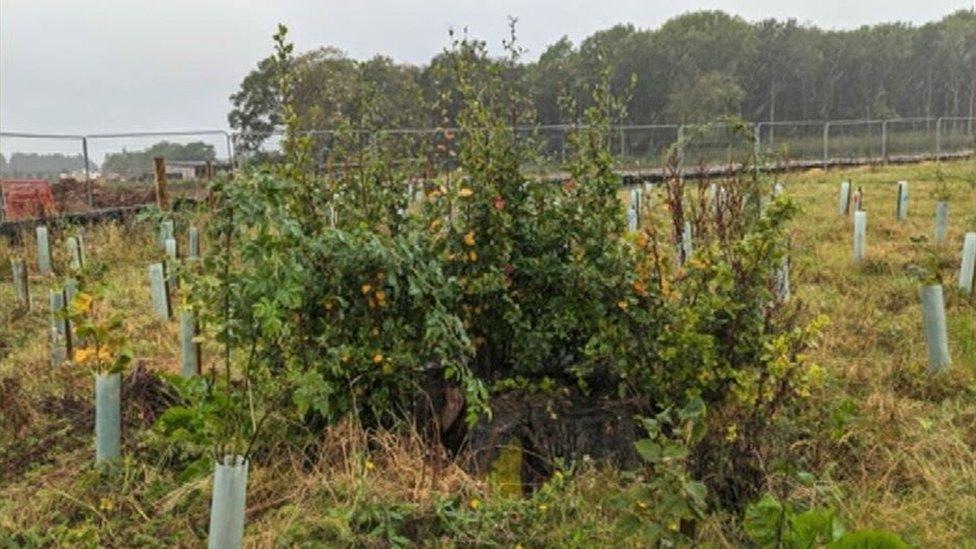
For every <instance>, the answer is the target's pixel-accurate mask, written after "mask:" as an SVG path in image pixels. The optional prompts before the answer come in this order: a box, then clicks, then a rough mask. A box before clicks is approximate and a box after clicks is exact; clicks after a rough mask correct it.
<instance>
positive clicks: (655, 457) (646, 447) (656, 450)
mask: <svg viewBox="0 0 976 549" xmlns="http://www.w3.org/2000/svg"><path fill="white" fill-rule="evenodd" d="M634 448H636V449H637V454H638V455H640V457H641V459H643V460H644V461H646V462H647V463H657V462H659V461H661V445H660V444H658V443H656V442H654V441H653V440H651V439H649V438H643V439H641V440H638V441H637V442H635V443H634Z"/></svg>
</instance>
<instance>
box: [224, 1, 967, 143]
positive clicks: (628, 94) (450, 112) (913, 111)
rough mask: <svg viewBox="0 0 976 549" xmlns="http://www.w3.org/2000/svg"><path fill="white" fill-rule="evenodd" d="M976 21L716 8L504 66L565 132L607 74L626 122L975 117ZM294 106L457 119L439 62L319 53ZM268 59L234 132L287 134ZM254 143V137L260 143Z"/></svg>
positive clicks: (304, 73)
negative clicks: (801, 18) (755, 14)
mask: <svg viewBox="0 0 976 549" xmlns="http://www.w3.org/2000/svg"><path fill="white" fill-rule="evenodd" d="M974 37H976V17H974V16H973V15H972V14H971V13H970V12H962V11H961V12H957V13H954V14H952V15H948V16H946V17H945V18H943V19H942V20H940V21H937V22H931V23H927V24H925V25H922V26H912V25H909V24H905V23H884V24H879V25H875V26H863V27H860V28H858V29H855V30H823V29H820V28H817V27H815V26H810V25H804V24H800V23H797V22H796V21H795V20H792V19H790V20H786V21H780V20H776V19H766V20H763V21H757V22H748V21H745V20H743V19H742V18H740V17H736V16H731V15H728V14H726V13H723V12H721V11H702V12H694V13H687V14H684V15H681V16H679V17H675V18H673V19H671V20H669V21H667V22H666V23H664V24H663V25H662V26H661V27H660V28H658V29H639V28H636V27H634V26H633V25H629V24H628V25H617V26H614V27H612V28H609V29H606V30H601V31H598V32H596V33H594V34H592V35H591V36H589V37H587V38H586V39H584V40H583V41H582V42H581V43H579V44H573V43H572V42H571V41H570V40H569V39H568V38H566V37H563V38H562V39H560V40H559V41H557V42H556V43H554V44H552V45H550V46H549V47H547V48H546V49H545V51H543V52H542V53H541V55H540V56H539V57H538V59H537V60H535V61H531V62H523V61H520V60H519V61H517V62H515V63H513V62H512V59H511V58H506V59H488V60H478V62H480V63H482V64H492V63H507V64H508V66H507V67H506V69H507V74H508V77H509V78H510V79H511V83H512V85H514V86H516V87H517V88H518V89H519V91H520V92H521V94H522V96H524V97H525V98H526V99H527V101H528V103H529V104H530V106H531V112H532V113H534V115H533V119H532V121H533V122H538V123H540V124H559V123H566V122H569V121H572V120H574V119H575V114H574V113H578V112H579V110H580V109H582V108H585V107H586V106H587V104H588V102H589V101H590V98H589V97H587V96H585V95H583V94H582V92H581V90H586V89H590V88H591V87H592V84H593V82H594V80H595V79H596V78H598V75H599V74H600V72H601V71H600V69H601V67H604V66H610V67H612V70H613V79H612V82H613V91H614V93H616V94H618V95H620V96H623V97H625V98H626V99H627V100H626V112H625V114H624V116H623V120H621V122H623V123H632V124H654V123H662V124H663V123H695V122H703V121H708V120H712V119H714V118H716V117H720V116H723V115H738V116H741V117H742V118H744V119H746V120H751V121H771V120H821V119H857V118H899V117H901V118H905V117H937V116H959V117H966V116H971V114H972V113H971V110H970V108H971V102H972V98H971V94H972V93H973V90H972V78H973V60H972V55H973V51H974V49H976V46H974V44H976V40H974ZM292 62H293V63H294V64H295V67H294V69H295V71H294V73H295V74H297V75H298V76H297V79H296V80H297V82H296V86H295V96H296V99H297V100H296V102H295V104H296V105H297V106H298V108H299V109H300V112H299V113H298V114H299V116H300V118H301V120H302V124H303V126H304V127H305V129H312V130H323V129H334V128H335V127H337V126H338V125H340V124H345V125H347V126H351V127H362V128H376V127H384V128H395V127H437V126H440V125H444V124H451V123H452V122H453V121H454V119H455V116H456V114H457V112H458V103H457V101H454V100H452V97H456V89H455V88H456V83H455V82H454V81H453V80H454V79H453V77H452V73H451V71H450V70H445V69H446V65H448V64H449V63H450V60H449V58H448V56H447V55H445V54H444V53H441V54H438V55H436V56H435V57H434V58H433V59H431V61H430V62H429V63H428V64H426V65H424V66H414V65H409V64H400V63H395V62H394V61H392V60H391V59H390V58H388V57H384V56H376V57H374V58H372V59H369V60H366V61H357V60H354V59H350V58H348V57H347V56H346V55H344V54H343V53H342V52H341V51H340V50H338V49H336V48H333V47H323V48H319V49H316V50H313V51H309V52H305V53H303V54H301V55H299V56H297V57H296V58H295V59H294V61H292ZM274 90H275V82H274V62H273V60H272V59H271V58H267V59H264V60H262V61H261V62H260V63H258V66H257V68H255V69H254V70H253V71H251V72H250V74H248V75H247V76H246V77H245V78H244V80H243V81H242V82H241V85H240V88H239V90H238V91H237V92H236V93H234V94H233V95H232V96H231V101H232V106H233V107H232V110H231V112H230V113H229V115H228V121H229V123H230V125H231V127H232V128H233V129H235V130H243V131H248V132H266V131H269V130H271V129H273V128H274V127H277V126H279V125H280V124H281V119H280V105H279V103H280V102H279V99H278V98H277V97H276V94H275V92H274ZM258 141H259V139H254V140H251V142H250V143H247V142H245V143H244V144H245V146H246V145H248V144H251V145H254V144H256V143H257V142H258Z"/></svg>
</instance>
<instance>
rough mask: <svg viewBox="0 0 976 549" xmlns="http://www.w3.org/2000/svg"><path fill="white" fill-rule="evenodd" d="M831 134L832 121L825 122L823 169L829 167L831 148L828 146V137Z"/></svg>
mask: <svg viewBox="0 0 976 549" xmlns="http://www.w3.org/2000/svg"><path fill="white" fill-rule="evenodd" d="M829 136H830V122H824V129H823V169H825V170H826V169H827V164H828V162H829V160H828V159H829V158H830V148H829V147H828V144H827V143H828V139H829Z"/></svg>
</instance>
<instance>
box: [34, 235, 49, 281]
mask: <svg viewBox="0 0 976 549" xmlns="http://www.w3.org/2000/svg"><path fill="white" fill-rule="evenodd" d="M35 234H36V235H37V272H39V273H41V276H51V273H52V271H51V243H50V241H49V240H48V237H47V227H44V226H41V227H38V228H37V229H35Z"/></svg>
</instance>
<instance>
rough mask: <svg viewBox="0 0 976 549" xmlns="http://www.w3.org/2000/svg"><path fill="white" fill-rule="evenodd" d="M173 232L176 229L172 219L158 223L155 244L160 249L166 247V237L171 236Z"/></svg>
mask: <svg viewBox="0 0 976 549" xmlns="http://www.w3.org/2000/svg"><path fill="white" fill-rule="evenodd" d="M175 232H176V231H175V229H174V226H173V222H172V221H163V222H161V223H160V224H159V232H158V233H156V245H157V246H159V247H160V249H164V248H165V247H166V239H167V238H173V235H174V234H175Z"/></svg>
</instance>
